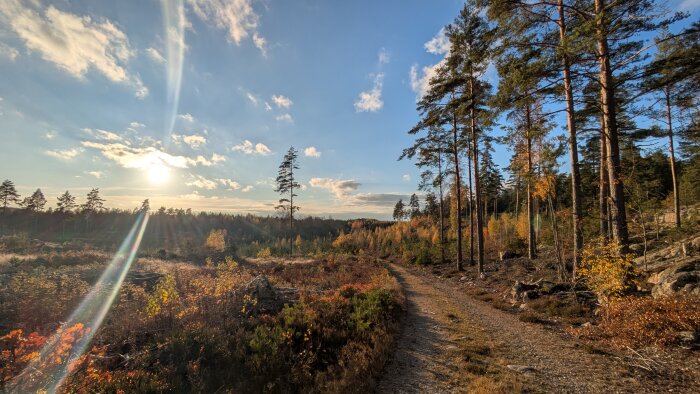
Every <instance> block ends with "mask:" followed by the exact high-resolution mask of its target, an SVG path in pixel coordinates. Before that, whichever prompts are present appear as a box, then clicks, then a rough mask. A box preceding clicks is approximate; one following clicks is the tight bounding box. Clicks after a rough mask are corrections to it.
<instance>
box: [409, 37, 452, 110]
mask: <svg viewBox="0 0 700 394" xmlns="http://www.w3.org/2000/svg"><path fill="white" fill-rule="evenodd" d="M424 47H425V50H426V51H427V52H428V53H432V54H434V55H442V56H443V58H442V60H440V61H439V62H438V63H436V64H432V65H429V66H424V67H423V68H421V70H420V72H419V71H418V66H417V65H415V64H414V65H413V66H411V70H410V72H409V76H410V79H411V90H413V92H414V93H416V96H417V97H416V98H417V99H418V100H420V99H421V98H422V97H423V96H425V94H426V93H427V92H428V90H429V89H430V81H431V80H432V79H433V78H434V77H435V76H436V75H437V71H438V69H439V68H440V67H442V65H443V64H445V57H446V56H447V54H449V52H450V49H451V44H450V40H449V38H448V37H447V35H446V32H445V29H444V28H442V29H440V31H439V32H438V34H436V35H435V37H433V38H431V39H430V41H428V42H426V43H425V45H424Z"/></svg>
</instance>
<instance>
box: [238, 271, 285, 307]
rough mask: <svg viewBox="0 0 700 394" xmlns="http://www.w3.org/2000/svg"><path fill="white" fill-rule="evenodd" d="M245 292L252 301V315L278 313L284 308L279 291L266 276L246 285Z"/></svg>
mask: <svg viewBox="0 0 700 394" xmlns="http://www.w3.org/2000/svg"><path fill="white" fill-rule="evenodd" d="M243 291H244V293H245V295H247V296H248V297H250V299H251V300H252V301H251V303H252V304H253V305H250V311H251V313H254V314H256V313H276V312H278V311H279V310H280V309H282V307H284V302H283V301H282V300H281V298H280V296H279V294H278V293H277V290H275V288H274V287H273V286H272V285H271V284H270V281H268V280H267V277H266V276H265V275H258V276H257V277H255V279H253V280H252V281H250V282H249V283H248V284H246V286H245V288H244V290H243Z"/></svg>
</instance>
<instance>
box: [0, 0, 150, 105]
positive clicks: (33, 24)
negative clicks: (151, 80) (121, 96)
mask: <svg viewBox="0 0 700 394" xmlns="http://www.w3.org/2000/svg"><path fill="white" fill-rule="evenodd" d="M0 14H2V17H3V18H2V19H4V22H3V24H5V25H6V26H9V27H10V28H11V29H12V30H13V31H14V32H15V33H16V34H17V35H18V36H19V37H20V38H21V39H22V41H23V42H24V44H25V45H26V46H27V48H28V49H29V50H30V51H36V52H37V53H39V54H40V55H41V57H42V58H43V59H44V60H46V61H48V62H51V63H53V64H55V65H56V66H57V67H58V68H60V69H62V70H63V71H65V72H67V73H69V74H70V75H72V76H74V77H76V78H79V79H84V78H85V75H86V74H87V72H88V70H94V71H97V72H99V73H100V74H102V75H103V76H105V77H106V78H107V79H109V80H110V81H112V82H116V83H122V84H127V85H130V86H131V87H132V88H133V89H134V90H135V95H136V96H137V97H139V98H143V97H145V96H147V95H148V88H146V86H144V84H143V82H141V79H140V78H139V77H138V75H137V74H133V73H131V72H130V71H129V70H128V69H127V66H128V63H129V60H130V59H131V58H132V57H133V56H134V50H132V49H131V46H130V45H129V40H128V38H127V36H126V34H125V33H124V32H123V31H122V30H120V29H119V27H117V26H116V25H115V24H113V23H112V22H111V21H109V20H107V19H105V18H99V19H93V18H91V17H89V16H80V15H75V14H71V13H69V12H64V11H61V10H59V9H58V8H56V7H54V6H53V5H50V6H48V8H46V9H43V8H42V6H41V5H40V4H39V3H38V2H36V3H35V2H21V1H18V0H3V1H2V2H0Z"/></svg>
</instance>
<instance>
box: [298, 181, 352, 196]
mask: <svg viewBox="0 0 700 394" xmlns="http://www.w3.org/2000/svg"><path fill="white" fill-rule="evenodd" d="M360 185H361V184H360V183H359V182H357V181H355V180H352V179H332V178H311V180H310V181H309V186H311V187H316V188H321V189H326V190H328V191H330V192H331V193H333V194H334V195H335V197H336V198H338V199H342V198H345V197H347V196H349V195H350V193H352V192H353V191H355V190H357V188H358V187H360Z"/></svg>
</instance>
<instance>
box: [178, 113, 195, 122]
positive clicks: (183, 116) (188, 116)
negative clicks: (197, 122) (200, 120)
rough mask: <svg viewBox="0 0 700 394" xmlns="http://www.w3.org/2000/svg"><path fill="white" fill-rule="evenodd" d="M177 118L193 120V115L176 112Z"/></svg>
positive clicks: (187, 120) (186, 120)
mask: <svg viewBox="0 0 700 394" xmlns="http://www.w3.org/2000/svg"><path fill="white" fill-rule="evenodd" d="M177 118H178V119H180V120H182V121H185V122H187V123H192V122H194V116H192V115H191V114H178V115H177Z"/></svg>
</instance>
